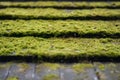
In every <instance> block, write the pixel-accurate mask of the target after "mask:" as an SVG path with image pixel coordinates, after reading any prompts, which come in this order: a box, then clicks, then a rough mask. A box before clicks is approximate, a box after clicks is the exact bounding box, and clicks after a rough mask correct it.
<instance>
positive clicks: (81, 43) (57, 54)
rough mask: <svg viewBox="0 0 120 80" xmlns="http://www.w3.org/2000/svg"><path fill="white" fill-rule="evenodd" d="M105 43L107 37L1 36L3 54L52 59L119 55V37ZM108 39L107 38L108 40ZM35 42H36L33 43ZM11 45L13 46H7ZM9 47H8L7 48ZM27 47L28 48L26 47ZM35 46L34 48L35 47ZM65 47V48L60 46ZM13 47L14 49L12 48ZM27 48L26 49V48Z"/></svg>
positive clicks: (1, 52)
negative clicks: (9, 51) (47, 37)
mask: <svg viewBox="0 0 120 80" xmlns="http://www.w3.org/2000/svg"><path fill="white" fill-rule="evenodd" d="M106 39H109V40H111V42H109V40H108V42H106V44H104V43H103V42H102V41H103V40H105V39H95V38H94V39H93V38H92V39H91V38H89V39H87V38H49V39H44V38H37V37H21V38H15V37H0V45H1V49H0V55H1V56H6V55H7V56H10V55H12V56H13V55H14V56H18V55H19V56H29V55H31V56H32V55H33V56H34V55H36V56H39V57H40V59H42V58H43V57H46V58H50V59H58V60H59V59H71V58H75V59H80V58H85V59H87V58H88V57H94V58H97V57H108V58H109V57H110V58H111V57H112V58H115V57H119V56H120V50H119V49H120V45H119V42H120V40H119V39H110V38H106ZM106 41H107V40H106ZM33 42H34V43H33ZM7 46H11V47H7ZM6 47H7V48H6ZM25 47H26V48H25ZM33 47H34V48H33ZM59 47H63V48H59ZM11 48H12V49H11ZM24 48H25V49H24ZM3 49H6V50H11V51H12V52H15V54H11V53H5V52H4V51H3Z"/></svg>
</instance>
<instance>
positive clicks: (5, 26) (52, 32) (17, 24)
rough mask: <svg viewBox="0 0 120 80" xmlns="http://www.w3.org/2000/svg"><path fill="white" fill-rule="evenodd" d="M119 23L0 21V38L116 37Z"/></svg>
mask: <svg viewBox="0 0 120 80" xmlns="http://www.w3.org/2000/svg"><path fill="white" fill-rule="evenodd" d="M119 22H120V21H119V20H118V21H94V20H93V21H89V20H87V21H79V20H78V21H75V20H65V21H62V20H57V21H52V20H47V21H44V20H27V21H26V20H3V21H2V20H0V36H12V37H22V36H39V37H116V38H120V23H119Z"/></svg>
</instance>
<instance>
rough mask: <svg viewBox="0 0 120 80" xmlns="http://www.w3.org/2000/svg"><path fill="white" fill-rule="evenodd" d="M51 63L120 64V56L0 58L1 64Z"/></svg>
mask: <svg viewBox="0 0 120 80" xmlns="http://www.w3.org/2000/svg"><path fill="white" fill-rule="evenodd" d="M9 61H15V62H35V63H37V62H51V63H56V62H57V63H74V62H84V61H88V62H120V56H117V57H107V56H93V57H92V56H89V57H85V56H68V57H66V56H63V55H59V56H52V57H50V56H45V55H42V56H41V57H38V56H0V62H9Z"/></svg>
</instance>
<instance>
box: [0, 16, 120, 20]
mask: <svg viewBox="0 0 120 80" xmlns="http://www.w3.org/2000/svg"><path fill="white" fill-rule="evenodd" d="M17 19H23V20H31V19H42V20H69V19H70V20H108V21H112V20H120V16H79V17H78V16H70V17H45V16H38V17H34V16H19V15H18V16H17V15H15V16H14V15H0V20H17Z"/></svg>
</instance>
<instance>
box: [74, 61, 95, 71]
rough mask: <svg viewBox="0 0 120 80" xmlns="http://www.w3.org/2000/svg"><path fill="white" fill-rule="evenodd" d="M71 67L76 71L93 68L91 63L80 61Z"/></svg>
mask: <svg viewBox="0 0 120 80" xmlns="http://www.w3.org/2000/svg"><path fill="white" fill-rule="evenodd" d="M72 68H73V70H74V71H75V72H76V73H80V72H84V71H85V69H89V68H93V65H92V64H89V63H80V64H74V65H73V66H72Z"/></svg>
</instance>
